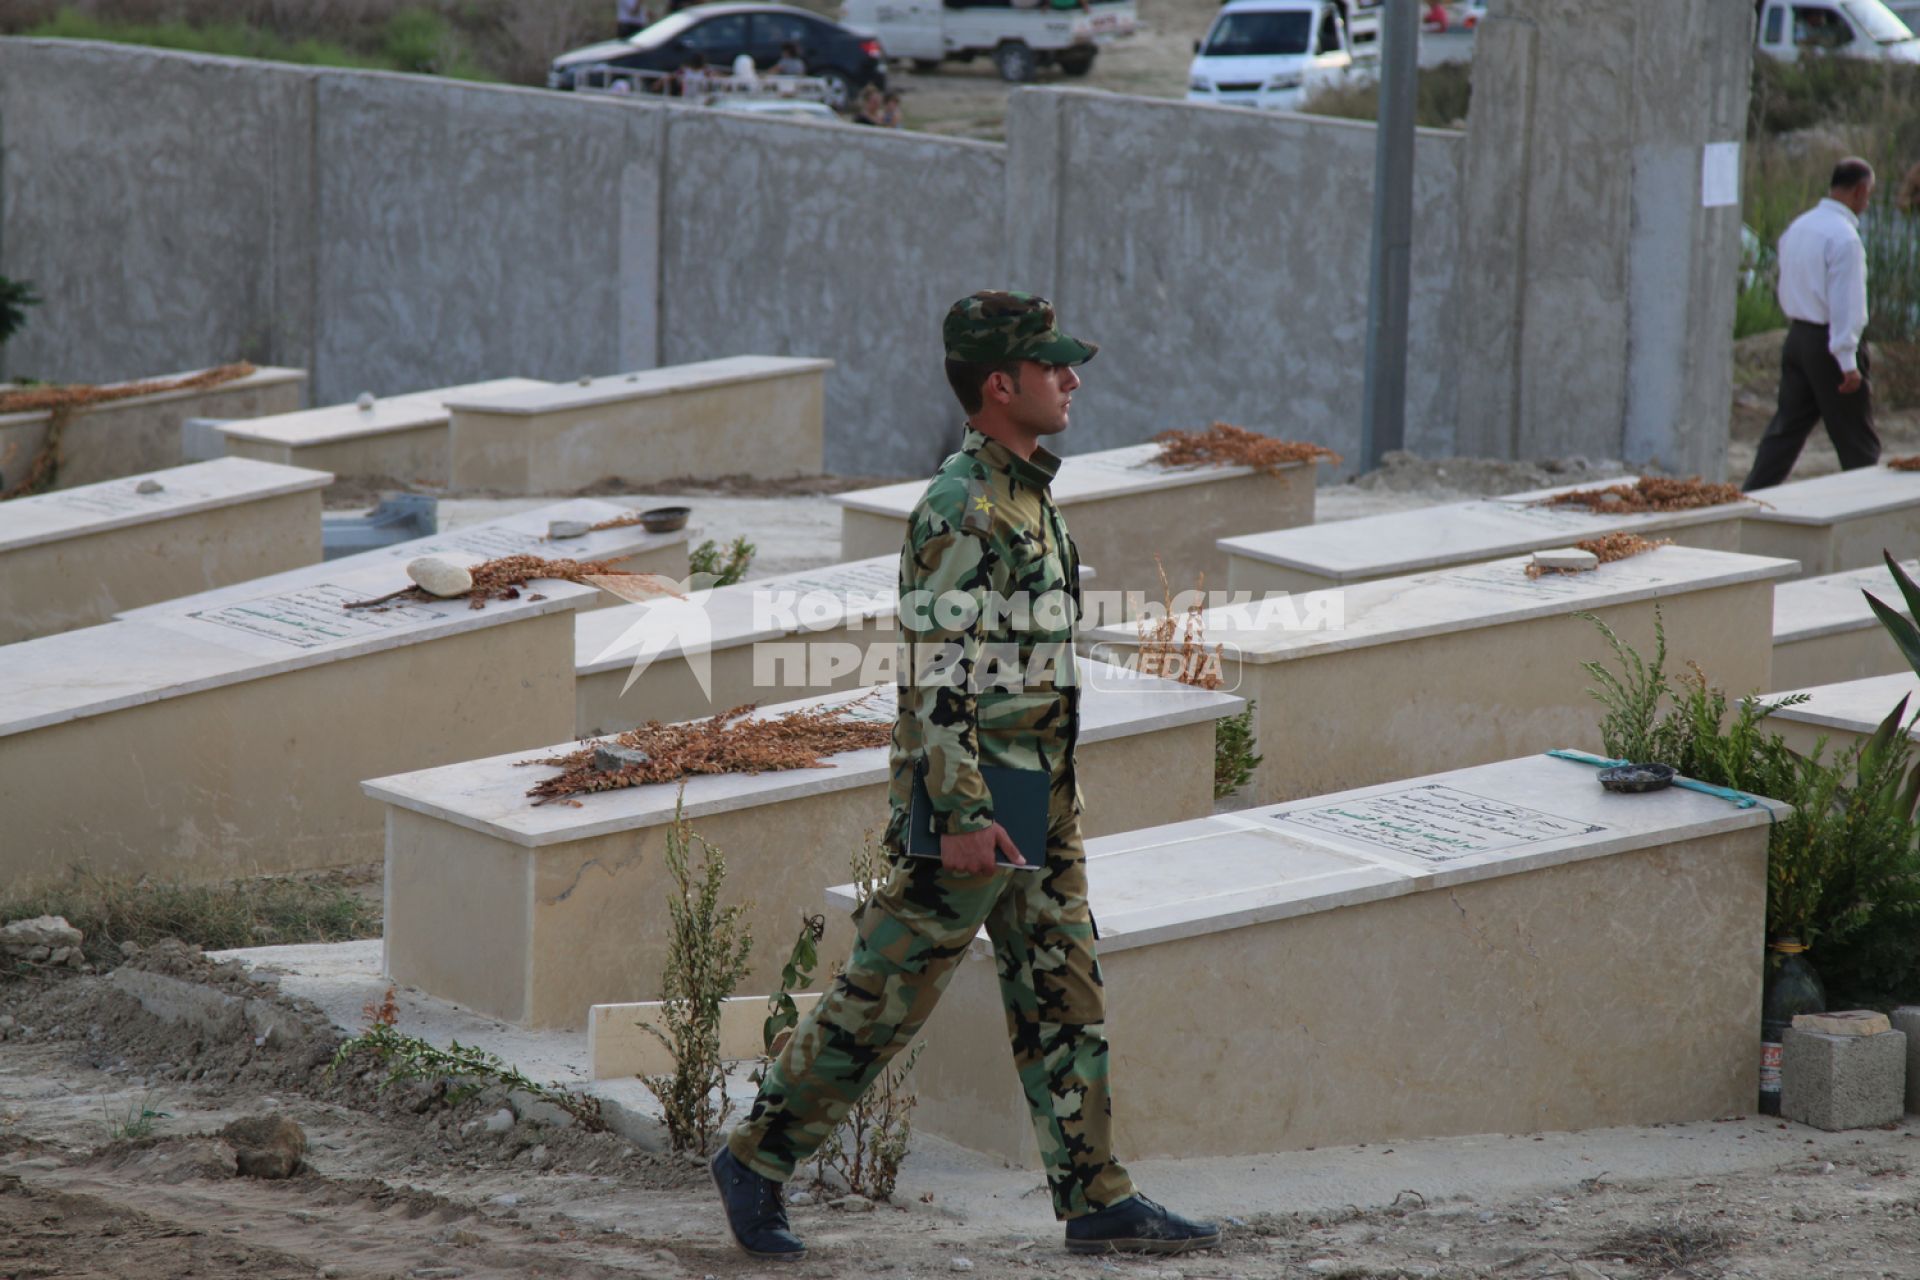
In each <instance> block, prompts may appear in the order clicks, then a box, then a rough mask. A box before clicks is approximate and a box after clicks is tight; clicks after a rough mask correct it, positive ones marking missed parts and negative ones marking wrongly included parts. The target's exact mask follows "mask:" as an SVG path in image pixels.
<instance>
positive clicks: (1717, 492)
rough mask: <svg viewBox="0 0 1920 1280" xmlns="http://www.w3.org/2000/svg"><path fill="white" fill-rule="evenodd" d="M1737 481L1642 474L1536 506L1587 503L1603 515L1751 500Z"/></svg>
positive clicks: (1632, 513)
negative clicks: (1727, 482) (1626, 481)
mask: <svg viewBox="0 0 1920 1280" xmlns="http://www.w3.org/2000/svg"><path fill="white" fill-rule="evenodd" d="M1752 501H1754V499H1752V498H1749V497H1747V495H1746V494H1744V493H1742V492H1740V486H1739V485H1737V484H1716V483H1714V482H1713V481H1710V480H1702V479H1701V478H1700V477H1699V476H1689V477H1688V478H1687V479H1685V480H1675V479H1672V478H1670V477H1667V476H1641V477H1640V478H1639V479H1638V480H1635V481H1634V482H1633V483H1631V484H1610V485H1605V486H1603V487H1601V488H1598V489H1575V490H1573V491H1571V492H1569V493H1556V494H1554V495H1553V496H1552V497H1548V498H1541V499H1539V500H1538V501H1536V502H1535V503H1534V504H1533V505H1534V506H1536V507H1585V508H1586V509H1587V510H1589V511H1592V512H1595V513H1598V514H1601V515H1639V514H1641V513H1643V512H1648V511H1693V510H1696V509H1697V508H1700V507H1718V506H1721V505H1723V504H1725V503H1729V502H1752Z"/></svg>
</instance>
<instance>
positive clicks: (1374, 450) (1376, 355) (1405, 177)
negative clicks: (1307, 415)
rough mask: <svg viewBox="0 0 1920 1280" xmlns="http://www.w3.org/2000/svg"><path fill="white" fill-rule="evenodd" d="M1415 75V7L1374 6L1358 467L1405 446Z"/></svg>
mask: <svg viewBox="0 0 1920 1280" xmlns="http://www.w3.org/2000/svg"><path fill="white" fill-rule="evenodd" d="M1419 71H1420V17H1419V10H1418V8H1417V6H1416V0H1385V3H1383V4H1382V5H1381V6H1380V113H1379V114H1380V122H1379V130H1378V135H1377V137H1376V139H1375V142H1374V154H1373V253H1372V258H1371V263H1370V267H1371V276H1372V282H1371V287H1370V289H1369V293H1368V303H1367V371H1366V393H1367V407H1366V416H1365V417H1364V418H1363V419H1362V420H1361V423H1360V455H1361V459H1362V465H1363V466H1365V467H1369V468H1371V467H1377V466H1379V465H1380V458H1381V456H1382V455H1383V454H1385V453H1387V452H1388V451H1389V450H1392V449H1398V448H1401V447H1402V446H1403V445H1404V444H1405V442H1406V419H1407V299H1408V295H1409V293H1410V285H1409V279H1410V275H1411V271H1412V258H1413V104H1414V95H1415V93H1416V92H1417V89H1418V76H1419Z"/></svg>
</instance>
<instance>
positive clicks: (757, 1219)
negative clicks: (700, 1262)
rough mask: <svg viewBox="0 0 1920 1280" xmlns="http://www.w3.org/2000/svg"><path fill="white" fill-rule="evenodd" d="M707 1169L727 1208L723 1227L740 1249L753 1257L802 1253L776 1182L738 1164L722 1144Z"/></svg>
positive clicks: (803, 1252) (791, 1256)
mask: <svg viewBox="0 0 1920 1280" xmlns="http://www.w3.org/2000/svg"><path fill="white" fill-rule="evenodd" d="M707 1168H708V1170H709V1171H710V1172H711V1173H712V1174H713V1185H714V1187H715V1188H716V1189H718V1190H719V1192H720V1204H721V1206H722V1207H723V1208H725V1209H726V1211H727V1226H728V1227H729V1228H730V1229H731V1230H732V1231H733V1238H734V1239H735V1240H737V1241H739V1242H740V1247H741V1248H742V1249H745V1250H746V1251H747V1252H748V1253H750V1254H752V1255H753V1256H754V1257H756V1258H798V1257H800V1256H801V1255H803V1254H805V1253H806V1251H807V1246H806V1245H804V1244H801V1243H800V1237H799V1236H796V1235H794V1234H793V1232H792V1230H791V1229H790V1228H788V1226H787V1204H786V1201H785V1200H783V1199H782V1198H781V1195H780V1184H779V1183H777V1182H775V1181H774V1180H773V1179H772V1178H763V1177H761V1176H760V1175H759V1174H757V1173H755V1172H754V1171H753V1170H751V1169H749V1168H747V1166H745V1165H743V1164H741V1163H740V1162H739V1161H738V1160H736V1159H734V1158H733V1152H731V1151H729V1150H728V1149H727V1148H726V1147H725V1146H722V1147H721V1148H720V1154H719V1155H717V1156H715V1157H714V1158H713V1163H712V1164H710V1165H708V1166H707Z"/></svg>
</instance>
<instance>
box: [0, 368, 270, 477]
mask: <svg viewBox="0 0 1920 1280" xmlns="http://www.w3.org/2000/svg"><path fill="white" fill-rule="evenodd" d="M253 372H254V367H253V366H252V365H250V364H248V363H246V362H245V361H241V362H240V363H238V364H223V365H221V366H220V367H218V368H216V369H203V370H201V371H200V372H199V373H193V374H188V375H187V376H186V377H184V378H154V379H150V380H148V381H146V382H123V383H120V384H118V385H116V386H110V387H100V386H92V385H90V384H87V383H82V382H75V383H66V384H63V385H60V386H50V387H38V386H36V387H20V388H17V389H15V390H12V391H0V413H46V414H48V415H49V416H48V418H47V433H46V435H45V436H44V437H43V438H42V439H41V441H40V448H39V449H38V450H36V451H35V453H34V455H33V461H32V462H30V463H28V464H27V473H26V475H25V476H23V477H22V478H21V479H20V481H19V482H18V483H16V484H13V485H11V486H9V487H8V488H6V489H5V490H0V502H5V501H7V500H8V499H9V498H18V497H22V496H24V495H26V494H30V493H39V492H40V491H41V490H43V489H47V488H50V487H52V485H53V480H54V476H55V475H56V474H58V472H59V470H60V438H61V437H62V436H63V435H64V434H66V430H67V424H68V423H69V422H71V421H72V420H73V416H74V415H75V414H76V413H79V412H80V411H81V410H83V409H87V408H90V407H92V406H93V405H96V404H107V403H109V402H111V401H114V400H131V399H133V398H134V397H135V396H150V395H156V394H158V393H159V392H162V391H204V390H206V389H207V388H208V387H217V386H219V385H220V384H222V383H224V382H234V381H237V380H238V379H241V378H246V377H250V376H252V374H253Z"/></svg>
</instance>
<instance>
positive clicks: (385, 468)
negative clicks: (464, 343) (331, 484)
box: [210, 378, 553, 487]
mask: <svg viewBox="0 0 1920 1280" xmlns="http://www.w3.org/2000/svg"><path fill="white" fill-rule="evenodd" d="M551 385H553V384H551V383H548V382H541V381H538V380H536V379H533V378H495V379H493V380H491V381H487V382H470V383H465V384H463V385H461V386H455V387H441V388H438V389H436V390H431V391H416V392H410V393H407V394H404V395H397V396H384V397H374V396H371V395H369V396H363V397H361V398H360V399H358V400H355V401H353V402H352V403H349V404H336V405H328V406H327V407H325V408H320V409H307V410H304V411H302V412H300V413H283V414H277V415H275V416H273V417H268V418H257V419H253V420H250V421H246V422H223V423H218V424H216V425H214V426H212V427H211V428H210V431H211V432H212V433H213V434H214V435H215V436H217V437H218V438H219V447H220V448H221V449H222V450H223V451H224V452H225V453H226V454H228V455H229V456H235V457H242V458H259V459H262V460H264V461H267V462H285V463H290V464H293V465H297V466H304V467H324V468H325V469H326V470H328V471H331V472H333V473H334V474H335V475H337V476H339V477H340V478H341V479H342V480H352V481H359V482H363V483H364V482H375V483H378V482H380V481H388V482H398V483H401V484H424V485H432V486H436V487H438V486H444V485H446V483H447V478H448V454H447V439H448V431H449V428H448V423H449V421H450V420H451V417H452V415H451V412H450V411H449V410H448V408H447V405H448V404H449V403H451V402H453V401H456V400H458V401H462V402H475V403H478V402H483V401H485V400H486V399H488V398H489V397H492V396H499V395H507V394H510V393H513V392H520V391H531V390H536V389H538V388H540V387H548V386H551Z"/></svg>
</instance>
